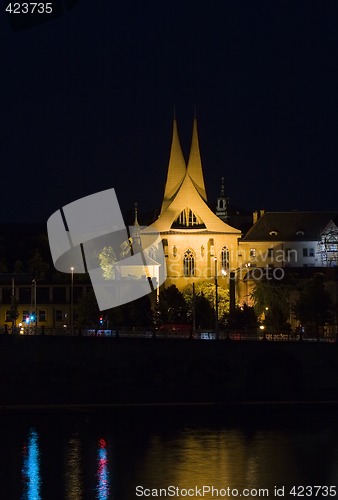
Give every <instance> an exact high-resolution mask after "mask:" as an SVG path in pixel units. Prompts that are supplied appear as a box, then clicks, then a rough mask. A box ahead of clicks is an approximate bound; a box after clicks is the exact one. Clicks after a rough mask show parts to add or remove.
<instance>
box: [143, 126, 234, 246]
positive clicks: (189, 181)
mask: <svg viewBox="0 0 338 500" xmlns="http://www.w3.org/2000/svg"><path fill="white" fill-rule="evenodd" d="M183 162H184V158H183V153H182V149H181V146H180V142H179V138H178V132H177V124H176V120H174V126H173V139H172V145H171V153H170V160H169V166H168V175H167V181H166V186H165V190H164V198H163V203H162V209H161V214H160V216H159V218H158V219H157V220H156V221H155V222H154V223H153V224H151V225H150V226H149V228H148V229H149V230H155V231H158V232H168V231H170V230H172V229H174V230H175V231H176V230H177V225H176V226H175V221H176V220H177V218H178V217H179V216H180V214H181V213H183V212H184V211H187V209H189V210H190V211H191V212H192V214H193V217H195V218H196V221H195V223H193V224H191V225H189V226H188V225H187V226H182V227H180V228H179V229H180V230H183V231H192V230H194V231H196V230H199V229H200V230H201V231H202V230H203V231H207V232H216V233H228V234H237V235H238V236H240V234H241V231H240V230H239V229H235V228H233V227H231V226H229V225H228V224H226V223H225V222H223V221H222V220H220V219H219V217H217V215H216V214H215V213H214V212H213V211H212V210H211V209H210V208H209V207H208V205H207V203H206V201H207V195H206V191H205V185H204V178H203V169H202V162H201V155H200V150H199V143H198V132H197V120H196V118H195V119H194V125H193V134H192V141H191V149H190V155H189V161H188V166H187V167H186V165H185V162H184V163H183ZM183 167H184V170H183Z"/></svg>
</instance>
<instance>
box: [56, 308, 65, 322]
mask: <svg viewBox="0 0 338 500" xmlns="http://www.w3.org/2000/svg"><path fill="white" fill-rule="evenodd" d="M55 321H63V313H62V309H55Z"/></svg>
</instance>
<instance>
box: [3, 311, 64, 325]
mask: <svg viewBox="0 0 338 500" xmlns="http://www.w3.org/2000/svg"><path fill="white" fill-rule="evenodd" d="M37 316H38V323H43V322H46V321H47V311H46V309H38V311H37ZM30 317H31V312H30V311H22V318H20V317H19V318H18V320H17V321H18V322H22V323H24V322H25V321H26V318H30ZM65 318H66V315H65V314H64V312H63V310H62V309H55V311H54V319H55V322H56V323H61V322H63V321H64V319H65ZM34 321H35V319H33V322H34ZM5 322H6V323H11V322H12V319H11V311H10V310H7V311H5Z"/></svg>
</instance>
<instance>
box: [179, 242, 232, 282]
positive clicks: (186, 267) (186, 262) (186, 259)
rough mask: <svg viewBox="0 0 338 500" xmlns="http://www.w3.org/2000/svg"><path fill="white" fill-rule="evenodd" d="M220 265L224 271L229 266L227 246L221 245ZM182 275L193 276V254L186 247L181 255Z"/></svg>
mask: <svg viewBox="0 0 338 500" xmlns="http://www.w3.org/2000/svg"><path fill="white" fill-rule="evenodd" d="M221 266H222V269H223V270H225V271H228V270H229V267H230V254H229V249H228V247H223V248H222V251H221ZM183 276H185V277H188V276H195V254H194V252H193V251H192V250H190V249H188V250H186V251H185V253H184V255H183Z"/></svg>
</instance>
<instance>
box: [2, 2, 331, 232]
mask: <svg viewBox="0 0 338 500" xmlns="http://www.w3.org/2000/svg"><path fill="white" fill-rule="evenodd" d="M59 1H60V0H59ZM7 3H8V2H7V1H6V2H4V3H3V9H2V14H1V17H0V41H1V49H0V51H1V52H0V71H1V81H0V82H1V83H0V89H1V97H0V112H1V113H0V116H1V120H0V137H1V145H0V167H1V196H0V202H1V210H0V222H21V221H23V222H44V221H47V219H48V217H49V216H50V215H51V214H52V213H53V212H54V211H55V210H57V209H58V208H60V207H61V206H63V205H65V204H67V203H70V202H72V201H74V200H76V199H78V198H81V197H83V196H86V195H89V194H92V193H95V192H97V191H101V190H104V189H108V188H112V187H113V188H115V190H116V192H117V196H118V199H119V201H120V205H121V208H122V210H123V212H126V211H128V210H129V209H132V207H133V203H134V202H135V201H137V202H138V203H139V210H140V212H141V213H142V212H146V211H152V210H155V209H156V208H159V206H160V203H161V199H162V195H163V189H164V181H165V178H166V169H167V164H168V157H169V150H170V143H171V131H172V118H173V110H174V106H175V109H176V117H177V120H178V127H179V132H180V136H181V139H182V147H183V150H184V153H185V155H186V156H187V154H188V152H189V146H190V136H191V128H192V120H193V115H194V106H195V104H196V109H197V118H198V123H199V137H200V146H201V154H202V161H203V165H204V175H205V182H206V188H207V194H208V198H209V204H210V205H211V207H212V208H214V206H215V203H216V197H217V195H218V193H219V190H220V178H221V177H222V176H224V177H225V183H226V191H227V195H228V196H229V197H230V200H231V202H232V204H233V205H235V206H237V207H240V208H242V209H245V210H256V209H260V208H265V209H266V210H270V211H271V210H272V211H273V210H291V209H298V210H338V197H337V180H338V3H337V1H336V0H335V1H332V2H330V1H320V0H318V1H317V2H311V1H304V2H298V1H297V0H290V1H288V0H284V1H278V0H269V1H259V0H253V1H240V0H231V1H229V0H222V1H212V2H206V1H204V2H202V1H199V0H195V1H192V2H190V1H189V2H188V1H184V0H177V1H176V0H171V1H168V0H163V1H160V0H156V1H155V0H154V1H147V0H142V1H136V0H135V1H128V0H123V1H119V2H116V1H114V0H91V1H89V0H80V1H79V2H78V3H77V5H75V6H74V8H73V9H71V10H69V11H68V12H65V14H64V15H61V16H59V17H57V18H55V19H53V20H50V21H49V22H45V23H42V24H40V25H37V26H35V27H33V28H28V27H26V29H23V26H22V25H21V26H20V25H19V24H20V23H19V24H18V22H17V21H15V22H16V23H17V24H16V25H15V22H14V21H12V23H10V20H9V17H8V15H6V14H5V13H4V5H5V4H7ZM75 3H76V2H75ZM63 5H66V0H63ZM13 23H14V24H13ZM140 222H143V221H142V220H141V221H140Z"/></svg>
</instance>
